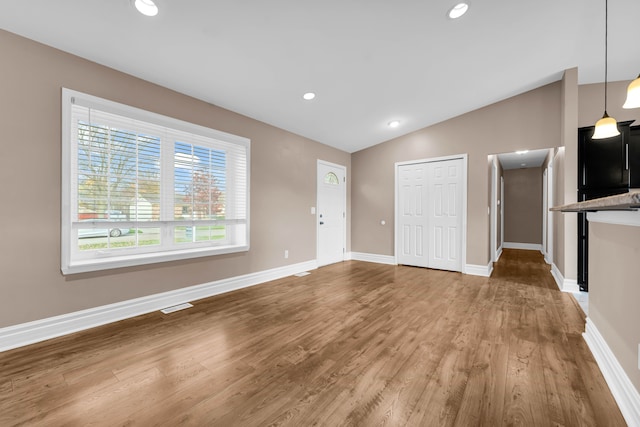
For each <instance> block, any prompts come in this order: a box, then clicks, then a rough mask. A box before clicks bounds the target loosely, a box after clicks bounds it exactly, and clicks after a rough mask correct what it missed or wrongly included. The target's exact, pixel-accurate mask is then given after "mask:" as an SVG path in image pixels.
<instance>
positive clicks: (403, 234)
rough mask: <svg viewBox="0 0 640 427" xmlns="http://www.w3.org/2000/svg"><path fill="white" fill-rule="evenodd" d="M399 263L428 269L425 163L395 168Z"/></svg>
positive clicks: (397, 260)
mask: <svg viewBox="0 0 640 427" xmlns="http://www.w3.org/2000/svg"><path fill="white" fill-rule="evenodd" d="M396 191H397V192H398V206H397V212H398V224H397V228H396V233H398V248H397V259H396V262H397V263H398V264H404V265H413V266H416V267H427V266H428V265H427V263H428V261H429V259H428V257H427V247H428V245H427V242H428V240H427V163H416V164H411V165H402V166H399V168H398V188H397V189H396Z"/></svg>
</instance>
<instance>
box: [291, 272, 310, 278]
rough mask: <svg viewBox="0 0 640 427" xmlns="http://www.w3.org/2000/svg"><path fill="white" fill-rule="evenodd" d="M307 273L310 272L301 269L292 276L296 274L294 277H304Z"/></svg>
mask: <svg viewBox="0 0 640 427" xmlns="http://www.w3.org/2000/svg"><path fill="white" fill-rule="evenodd" d="M309 274H311V273H309V272H308V271H303V272H302V273H296V274H294V276H296V277H304V276H308V275H309Z"/></svg>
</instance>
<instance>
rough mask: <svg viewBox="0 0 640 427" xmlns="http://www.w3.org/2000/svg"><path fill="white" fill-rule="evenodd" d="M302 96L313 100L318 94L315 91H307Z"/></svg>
mask: <svg viewBox="0 0 640 427" xmlns="http://www.w3.org/2000/svg"><path fill="white" fill-rule="evenodd" d="M302 97H303V98H304V99H306V100H307V101H311V100H312V99H313V98H315V97H316V94H315V93H313V92H307V93H305V94H304V95H302Z"/></svg>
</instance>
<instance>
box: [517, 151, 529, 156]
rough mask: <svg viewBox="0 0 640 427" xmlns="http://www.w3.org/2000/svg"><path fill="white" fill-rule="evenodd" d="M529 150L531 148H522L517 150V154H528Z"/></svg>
mask: <svg viewBox="0 0 640 427" xmlns="http://www.w3.org/2000/svg"><path fill="white" fill-rule="evenodd" d="M528 152H529V150H520V151H516V154H520V155H522V154H527V153H528Z"/></svg>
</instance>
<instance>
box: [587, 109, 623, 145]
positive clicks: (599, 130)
mask: <svg viewBox="0 0 640 427" xmlns="http://www.w3.org/2000/svg"><path fill="white" fill-rule="evenodd" d="M618 135H620V131H619V130H618V122H616V119H614V118H613V117H609V115H608V114H607V112H606V111H605V112H604V115H603V116H602V118H601V119H600V120H598V121H597V122H596V130H595V132H593V136H592V137H591V139H604V138H611V137H612V136H618Z"/></svg>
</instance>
